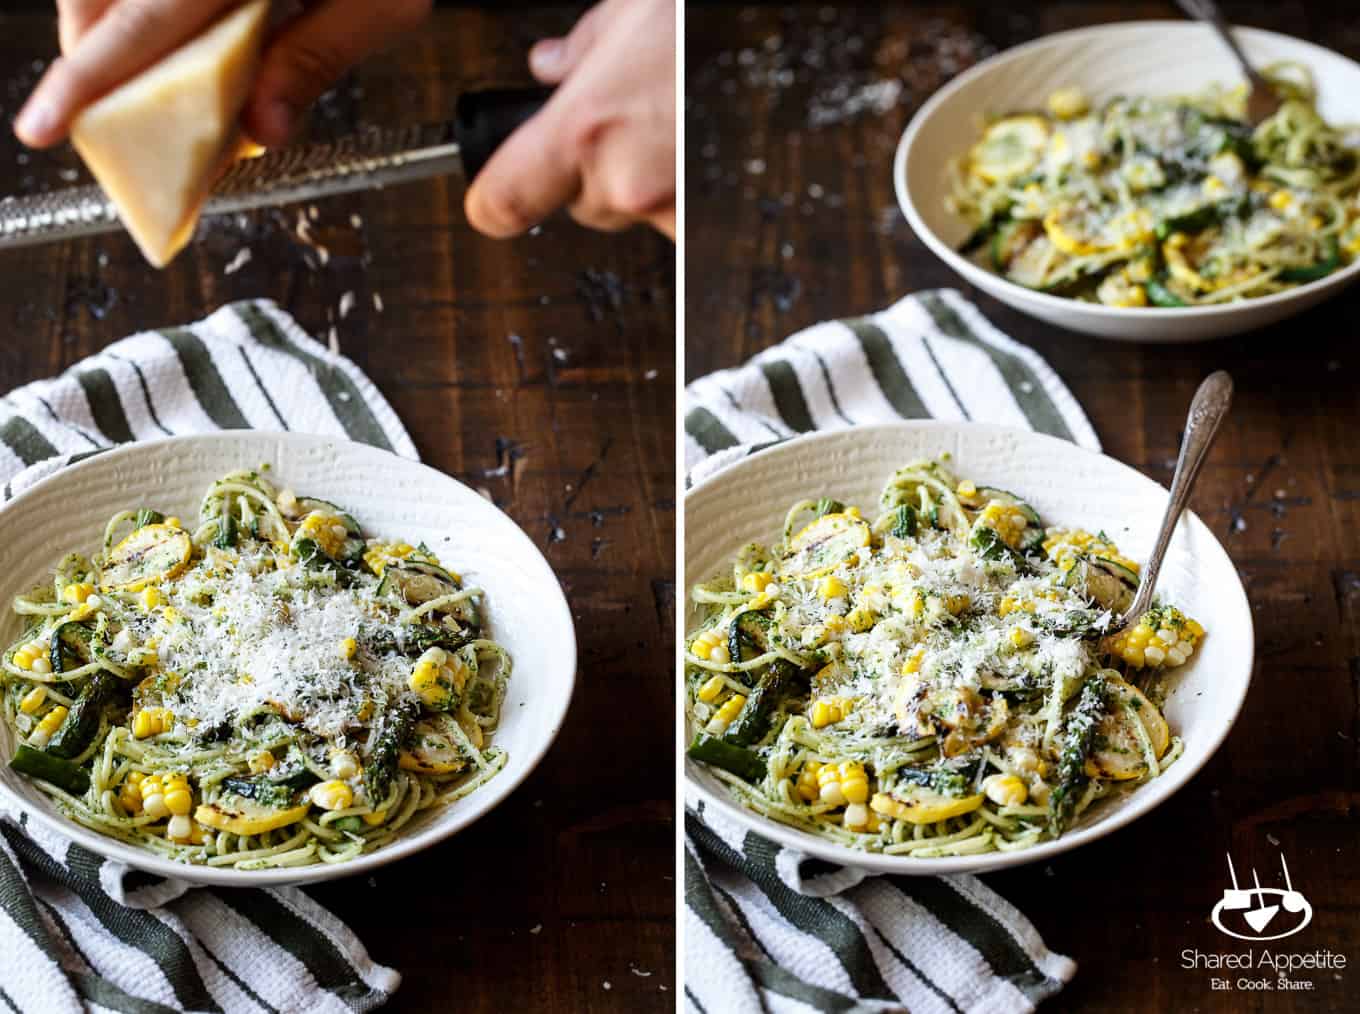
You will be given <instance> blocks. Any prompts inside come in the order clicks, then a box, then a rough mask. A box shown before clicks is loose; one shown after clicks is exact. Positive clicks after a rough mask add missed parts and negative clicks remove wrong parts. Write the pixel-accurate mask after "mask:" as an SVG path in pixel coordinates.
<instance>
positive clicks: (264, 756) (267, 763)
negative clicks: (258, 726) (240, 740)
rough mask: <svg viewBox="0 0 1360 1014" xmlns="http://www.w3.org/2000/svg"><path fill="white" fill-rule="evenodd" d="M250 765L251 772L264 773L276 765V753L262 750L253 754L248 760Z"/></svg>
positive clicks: (255, 773)
mask: <svg viewBox="0 0 1360 1014" xmlns="http://www.w3.org/2000/svg"><path fill="white" fill-rule="evenodd" d="M246 763H247V764H248V765H249V766H250V773H251V774H254V775H262V774H264V773H265V772H266V771H268V770H269V769H270V768H272V767H273V766H274V755H273V754H272V753H270V752H269V751H268V750H261V751H260V752H259V753H256V754H251V756H250V759H249V760H248V761H247V762H246Z"/></svg>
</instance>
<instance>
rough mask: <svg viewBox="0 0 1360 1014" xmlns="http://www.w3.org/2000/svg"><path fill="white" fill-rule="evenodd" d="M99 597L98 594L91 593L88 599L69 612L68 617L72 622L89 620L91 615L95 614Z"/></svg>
mask: <svg viewBox="0 0 1360 1014" xmlns="http://www.w3.org/2000/svg"><path fill="white" fill-rule="evenodd" d="M97 599H98V596H96V595H91V596H90V597H89V598H88V599H86V600H85V601H84V602H82V603H81V604H80V605H78V606H76V607H75V608H74V609H72V610H71V611H70V612H69V613H67V614H66V619H67V620H69V621H70V622H72V623H79V622H80V621H81V620H88V619H89V618H90V617H91V616H93V615H94V610H95V606H96V605H97V604H98V602H97V601H96V600H97Z"/></svg>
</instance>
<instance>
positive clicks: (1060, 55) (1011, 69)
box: [893, 21, 1360, 342]
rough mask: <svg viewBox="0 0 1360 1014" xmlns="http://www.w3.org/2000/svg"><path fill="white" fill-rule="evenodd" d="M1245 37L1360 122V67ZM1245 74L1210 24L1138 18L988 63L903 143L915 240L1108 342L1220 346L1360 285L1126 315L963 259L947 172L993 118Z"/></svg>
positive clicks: (1348, 275) (1009, 297) (896, 175)
mask: <svg viewBox="0 0 1360 1014" xmlns="http://www.w3.org/2000/svg"><path fill="white" fill-rule="evenodd" d="M1235 34H1236V38H1237V40H1238V42H1239V43H1240V44H1241V45H1242V48H1243V49H1244V50H1245V51H1246V54H1247V58H1248V59H1250V60H1251V61H1252V63H1253V64H1254V65H1256V66H1264V65H1265V64H1269V63H1274V62H1276V61H1279V60H1292V61H1297V62H1298V63H1302V64H1305V65H1306V66H1307V67H1308V68H1309V70H1311V71H1312V74H1313V78H1314V81H1315V82H1316V84H1317V89H1318V110H1319V112H1321V114H1322V116H1323V117H1324V118H1325V119H1327V120H1328V121H1329V122H1332V123H1353V122H1355V121H1357V120H1360V65H1357V64H1356V63H1355V62H1353V61H1351V60H1347V59H1346V58H1345V57H1343V56H1339V55H1338V54H1336V53H1333V52H1332V51H1331V50H1328V49H1323V48H1322V47H1321V46H1315V45H1313V44H1312V43H1311V42H1304V41H1302V40H1300V39H1294V38H1291V37H1289V36H1287V35H1279V34H1277V33H1275V32H1267V31H1262V30H1260V29H1257V28H1239V29H1236V30H1235ZM1241 80H1242V75H1241V71H1239V70H1238V68H1237V65H1236V64H1235V63H1234V62H1233V60H1232V57H1231V56H1230V55H1229V53H1228V51H1227V49H1226V48H1225V47H1224V45H1223V43H1222V42H1220V41H1219V39H1218V38H1217V37H1216V36H1215V35H1214V34H1213V32H1212V31H1211V30H1210V29H1209V28H1208V27H1207V26H1205V25H1200V24H1194V23H1190V22H1184V21H1135V22H1130V23H1126V24H1115V25H1101V26H1098V27H1096V28H1082V29H1078V30H1076V31H1071V32H1062V33H1059V34H1057V35H1050V36H1048V37H1046V38H1042V39H1038V40H1036V41H1034V42H1030V43H1027V44H1025V45H1023V46H1017V47H1015V48H1014V49H1009V50H1007V51H1006V52H1004V53H1001V54H999V55H997V56H994V57H992V58H991V59H990V60H986V61H984V62H983V63H980V64H978V65H977V66H976V67H974V68H972V69H971V70H969V71H968V72H967V73H965V74H961V75H960V76H959V77H957V78H955V79H954V80H953V81H951V82H950V83H949V84H948V85H946V86H945V87H944V88H942V89H940V91H939V92H937V93H936V94H935V95H934V96H933V97H932V98H931V99H930V100H929V101H928V102H926V104H925V105H923V106H922V107H921V109H920V110H919V111H918V112H917V114H916V116H915V117H913V118H912V121H911V123H910V124H909V125H908V126H907V129H906V132H905V133H904V134H903V135H902V140H901V142H900V143H899V144H898V146H897V157H896V159H895V161H894V163H893V184H894V187H895V188H896V191H897V201H898V204H900V205H901V207H902V211H903V212H904V213H905V214H906V216H907V221H908V222H910V223H911V227H912V229H913V230H915V232H916V235H918V236H920V237H921V240H922V241H923V242H924V243H925V244H926V245H927V246H928V247H930V249H931V250H932V251H933V252H934V253H935V254H936V255H937V256H939V257H940V258H941V259H942V260H943V261H944V262H945V263H946V264H948V265H949V266H950V267H951V268H953V269H954V270H955V271H957V272H958V273H959V274H960V275H962V276H963V277H964V278H965V279H966V280H967V281H968V282H970V283H971V284H973V285H976V286H977V287H978V288H979V289H982V290H983V291H984V292H986V293H988V294H989V295H991V296H994V297H996V298H997V299H999V300H1001V301H1002V302H1003V303H1008V304H1010V305H1011V306H1013V307H1015V308H1016V309H1017V310H1021V311H1023V312H1025V313H1028V314H1030V315H1031V316H1034V317H1038V318H1039V319H1040V320H1044V321H1047V322H1048V323H1050V324H1056V325H1057V326H1058V327H1062V328H1066V329H1068V330H1071V331H1079V332H1082V333H1084V334H1090V335H1097V336H1100V337H1102V338H1120V339H1124V340H1126V341H1137V342H1184V341H1202V340H1205V339H1208V338H1222V337H1224V336H1226V335H1230V334H1237V333H1239V332H1241V331H1246V330H1249V329H1251V328H1257V327H1262V326H1264V325H1266V324H1272V323H1274V322H1275V321H1278V320H1283V319H1284V318H1285V317H1289V316H1292V315H1293V314H1296V313H1299V312H1300V311H1302V310H1305V309H1307V308H1308V307H1310V306H1313V305H1314V304H1316V303H1319V302H1321V301H1322V300H1324V299H1326V298H1327V297H1328V296H1331V295H1333V294H1335V293H1336V292H1338V291H1340V290H1341V289H1342V288H1343V287H1345V286H1346V285H1349V284H1350V283H1351V282H1353V281H1355V279H1356V278H1357V277H1360V261H1357V262H1355V263H1353V264H1351V265H1349V266H1348V267H1345V268H1343V269H1342V270H1340V271H1337V272H1334V273H1333V274H1330V275H1328V276H1327V277H1326V278H1323V279H1321V280H1320V281H1316V282H1312V283H1311V284H1308V285H1303V286H1300V287H1299V288H1297V289H1291V290H1289V291H1288V292H1280V293H1276V294H1275V295H1271V296H1263V297H1261V298H1259V299H1248V300H1244V301H1242V302H1240V303H1224V304H1222V305H1218V306H1191V307H1185V308H1184V309H1160V308H1155V307H1139V308H1137V309H1121V308H1119V307H1112V306H1102V305H1100V304H1097V303H1082V302H1078V301H1076V300H1074V299H1064V298H1062V297H1060V296H1051V295H1048V294H1047V293H1043V292H1036V291H1035V290H1033V289H1027V288H1025V287H1024V286H1022V285H1016V284H1015V283H1014V282H1010V281H1007V280H1006V279H1005V278H1002V277H1001V276H1000V275H998V274H995V273H994V272H991V271H988V270H987V269H986V268H983V267H980V266H978V265H977V264H974V263H973V262H972V261H971V260H969V259H968V258H967V257H965V256H963V255H962V254H960V253H958V246H959V244H961V243H962V242H963V241H964V239H965V238H967V236H968V233H969V231H970V230H969V228H968V225H967V224H966V223H965V222H964V221H963V220H962V219H960V218H958V217H957V216H955V215H954V214H952V213H951V212H950V211H949V210H948V209H947V208H946V207H945V199H946V198H947V197H948V196H949V185H948V181H947V177H946V169H947V166H948V164H949V162H950V161H951V160H952V159H955V158H957V157H958V156H959V155H961V154H962V153H963V152H965V151H967V150H968V148H969V147H971V145H972V144H973V142H974V141H975V140H976V139H977V134H978V130H979V129H980V126H981V124H982V122H983V120H984V118H985V117H988V116H992V115H996V114H999V113H1007V112H1012V111H1015V110H1021V109H1037V108H1040V107H1042V105H1043V104H1044V101H1045V99H1046V98H1047V97H1048V95H1049V93H1051V92H1053V91H1054V90H1056V89H1057V88H1061V87H1064V86H1067V85H1076V86H1078V87H1080V88H1081V89H1082V90H1083V91H1085V92H1086V94H1087V95H1089V96H1090V97H1091V98H1092V100H1093V101H1095V102H1097V103H1099V102H1103V101H1105V100H1108V99H1110V98H1113V97H1114V96H1116V95H1179V94H1186V93H1190V92H1197V91H1201V90H1203V89H1205V88H1206V87H1208V86H1209V85H1211V84H1214V83H1216V82H1218V83H1224V84H1236V83H1237V82H1239V81H1241Z"/></svg>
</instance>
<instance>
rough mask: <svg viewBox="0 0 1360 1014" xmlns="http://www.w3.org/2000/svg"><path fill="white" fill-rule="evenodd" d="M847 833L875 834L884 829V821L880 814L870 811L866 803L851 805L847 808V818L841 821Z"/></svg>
mask: <svg viewBox="0 0 1360 1014" xmlns="http://www.w3.org/2000/svg"><path fill="white" fill-rule="evenodd" d="M841 823H842V825H844V827H845V829H846V830H847V831H859V832H866V831H867V832H870V833H872V832H874V831H878V830H880V829H881V828H882V827H883V821H882V819H881V818H880V817H879V815H878V814H876V813H874V811H873V810H871V809H869V807H868V806H866V805H865V804H864V803H851V804H849V805H848V806H847V807H846V808H845V816H844V817H843V818H842V819H841Z"/></svg>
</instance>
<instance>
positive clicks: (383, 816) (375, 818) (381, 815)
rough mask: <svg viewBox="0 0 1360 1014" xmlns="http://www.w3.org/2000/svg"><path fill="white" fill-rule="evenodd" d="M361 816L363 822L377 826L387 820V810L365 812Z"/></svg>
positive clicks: (370, 825)
mask: <svg viewBox="0 0 1360 1014" xmlns="http://www.w3.org/2000/svg"><path fill="white" fill-rule="evenodd" d="M362 816H363V818H364V823H365V824H367V825H368V826H369V827H377V826H378V825H379V824H381V823H383V821H385V820H387V811H386V810H374V811H373V812H372V813H365V814H363V815H362Z"/></svg>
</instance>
